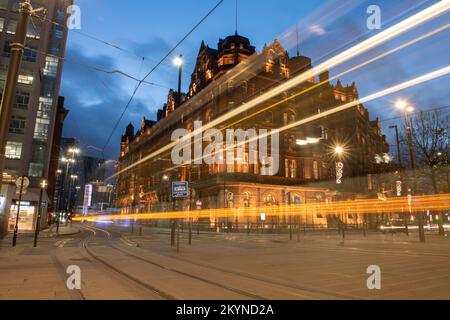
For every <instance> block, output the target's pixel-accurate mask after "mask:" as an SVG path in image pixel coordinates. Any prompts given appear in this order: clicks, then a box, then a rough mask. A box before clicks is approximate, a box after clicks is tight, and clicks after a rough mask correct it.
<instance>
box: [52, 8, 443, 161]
mask: <svg viewBox="0 0 450 320" xmlns="http://www.w3.org/2000/svg"><path fill="white" fill-rule="evenodd" d="M217 2H218V0H189V1H186V0H169V1H157V0H127V1H125V0H95V1H93V0H76V1H75V3H76V4H77V5H78V6H79V7H80V8H81V30H80V31H79V32H76V31H70V33H69V38H68V43H67V51H66V58H67V61H66V62H65V64H64V69H63V80H62V85H61V92H60V94H61V95H63V96H65V97H66V107H67V108H68V109H70V113H69V116H68V118H67V120H66V123H65V128H64V136H66V137H76V138H78V139H79V140H80V143H81V146H82V147H83V146H84V147H86V146H89V145H93V146H96V147H99V148H101V147H103V145H104V144H105V142H106V140H107V138H108V136H109V134H110V132H111V129H112V127H113V126H114V124H115V123H116V121H117V120H118V118H119V116H120V114H121V113H122V111H123V109H124V107H125V105H126V103H127V101H128V100H129V98H130V96H131V94H132V92H133V90H134V89H135V87H136V84H137V83H136V82H135V81H133V80H130V79H127V78H125V77H122V76H119V75H109V74H105V73H102V72H98V71H95V70H93V69H92V68H89V67H88V66H92V67H100V68H102V69H103V70H107V71H112V70H120V71H122V72H125V73H127V74H130V75H132V76H134V77H136V78H142V77H143V76H144V75H145V74H146V73H147V72H149V70H150V69H151V68H152V66H154V64H155V62H156V61H158V60H159V59H161V58H162V57H163V56H164V55H165V54H166V53H167V52H168V51H169V50H170V49H171V48H172V47H173V46H174V45H175V44H176V43H177V42H178V41H179V40H180V39H181V38H182V37H183V36H184V35H185V34H186V33H187V32H188V31H189V30H190V29H191V28H192V27H193V26H194V25H195V24H196V23H197V22H198V21H199V20H200V19H201V18H202V17H203V16H204V15H205V14H206V13H207V12H208V11H209V10H210V9H211V8H212V7H213V6H214V5H215V4H216V3H217ZM436 2H437V1H435V0H433V1H424V0H403V1H390V0H384V1H383V0H371V1H365V0H328V1H326V0H324V1H322V0H284V1H280V0H239V1H238V8H239V10H238V32H239V34H241V35H243V36H246V37H248V38H249V39H250V41H251V42H252V44H253V45H254V46H255V47H256V48H257V50H258V52H259V51H260V50H261V48H262V47H263V46H264V44H265V43H271V42H272V41H273V40H274V39H275V38H277V39H279V40H280V41H281V43H282V44H283V46H284V47H285V48H286V50H287V51H288V52H289V53H290V54H291V55H294V54H295V52H296V46H297V41H296V38H297V37H296V31H295V30H296V25H298V30H299V34H300V52H301V54H302V55H305V56H309V57H311V58H312V61H313V64H314V65H317V64H318V63H320V62H323V61H325V60H326V59H328V58H331V57H333V55H335V54H336V53H339V52H342V51H343V50H345V49H346V48H349V47H351V46H352V45H354V44H356V43H358V42H360V41H362V40H364V39H367V38H368V37H370V36H373V35H375V34H376V33H378V32H380V31H383V29H386V28H388V27H389V26H392V25H394V24H395V23H398V22H399V21H401V20H402V19H404V18H407V17H409V16H411V15H413V14H415V13H417V12H418V11H420V10H423V9H424V8H426V7H429V6H431V5H433V4H434V3H436ZM235 4H236V1H235V0H225V1H224V2H223V3H222V4H221V5H220V6H219V8H218V9H217V10H216V11H214V13H213V14H212V15H211V16H210V17H209V18H208V19H207V20H206V21H205V22H204V23H203V24H202V25H201V26H200V27H199V28H198V29H197V30H195V32H194V33H193V34H192V35H191V36H189V38H188V39H187V40H186V41H185V42H183V44H182V45H181V46H180V47H179V48H178V49H177V50H176V53H177V54H183V55H184V57H185V59H186V64H185V69H184V73H183V90H184V91H187V87H188V85H189V81H190V74H191V72H192V69H193V67H194V63H195V59H196V56H197V53H198V49H199V46H200V43H201V41H202V40H204V41H205V42H206V43H207V44H209V46H210V47H212V48H216V46H217V41H218V39H219V38H224V37H226V36H228V35H232V34H234V32H235V22H236V21H235ZM371 4H376V5H378V6H379V7H380V9H381V19H382V20H381V21H382V29H381V30H369V29H368V28H367V26H366V21H367V18H368V16H369V15H368V14H367V12H366V10H367V7H368V6H369V5H371ZM449 18H450V14H449V13H448V12H447V13H446V14H443V15H441V16H440V17H437V18H436V19H433V20H432V21H429V22H427V23H425V24H423V25H420V26H418V27H417V28H414V29H413V30H411V31H409V32H407V33H404V34H403V35H401V36H400V37H398V38H395V39H393V40H392V41H389V42H386V43H384V44H383V45H381V46H379V47H377V48H375V49H373V50H371V51H369V52H367V53H366V54H364V55H362V56H360V57H358V58H355V59H353V60H351V61H348V62H346V63H344V64H342V65H340V66H338V67H336V68H335V69H332V70H330V73H331V76H333V75H336V74H339V73H340V72H342V71H345V70H346V69H348V68H349V67H352V66H354V65H356V64H358V63H361V62H363V61H365V60H366V59H368V58H373V57H375V56H377V55H379V54H382V53H383V52H386V51H388V50H391V49H394V48H396V47H398V46H400V45H402V44H405V43H407V42H409V41H412V40H414V39H416V38H417V37H420V36H423V35H425V34H428V33H430V32H436V33H435V34H433V35H431V36H429V37H426V38H425V39H423V40H421V41H420V42H417V43H414V44H412V45H410V46H408V47H406V48H404V49H402V50H399V51H397V52H395V53H393V54H392V55H389V56H388V57H386V58H383V59H380V60H378V61H376V62H374V63H372V64H370V65H368V66H365V67H363V68H361V69H358V70H357V71H354V72H351V73H349V74H346V75H345V76H343V77H342V78H341V81H342V82H343V84H350V83H352V82H353V81H355V82H356V84H357V85H358V88H359V93H360V97H364V96H367V95H369V94H371V93H375V92H378V91H380V90H383V89H386V88H389V87H390V86H393V85H396V84H398V83H401V82H404V81H407V80H410V79H413V78H415V77H418V76H421V75H423V74H426V73H429V72H431V71H434V70H437V69H440V68H443V67H445V66H448V65H450V54H449V52H450V32H449V30H448V29H445V30H441V31H439V32H438V31H435V30H436V29H438V28H440V27H442V26H443V25H445V24H447V23H448V21H449V20H450V19H449ZM86 35H89V36H93V37H95V38H98V39H102V40H104V41H106V42H108V43H112V44H115V45H117V46H119V47H120V48H121V49H123V50H119V49H115V48H112V47H111V46H107V45H105V44H103V43H101V42H99V41H95V40H92V39H91V38H89V37H87V36H86ZM142 57H145V59H144V60H143V59H142ZM171 60H172V57H171V58H170V59H168V60H167V61H165V62H164V63H163V65H161V66H160V67H159V68H158V69H157V70H156V71H155V72H154V73H152V74H151V75H150V77H149V78H148V79H147V81H149V82H152V83H155V84H157V85H156V86H153V85H147V84H144V85H142V86H141V88H140V90H139V91H138V93H137V95H136V98H135V99H134V101H133V102H132V104H131V105H130V107H129V109H128V110H127V112H126V113H125V116H124V117H123V119H122V121H121V123H120V124H119V126H118V128H117V130H116V132H115V133H114V135H113V138H112V140H111V143H110V144H109V145H108V148H107V149H106V152H105V154H106V156H107V157H108V158H111V159H117V157H118V153H119V141H120V135H121V134H122V133H123V131H124V129H125V127H126V125H127V124H128V123H130V122H131V123H133V124H134V125H135V126H139V124H140V121H141V119H142V117H143V116H145V117H146V118H147V119H155V117H156V111H157V109H159V108H161V107H162V106H163V104H164V102H165V100H166V97H167V92H168V90H169V88H175V87H176V86H177V70H176V68H175V67H174V66H173V65H172V61H171ZM449 84H450V77H449V76H448V75H447V76H444V77H441V78H439V79H435V80H432V81H429V82H427V83H424V84H421V85H418V86H415V87H412V88H409V89H407V90H404V91H401V92H399V93H396V94H392V95H388V96H385V97H383V98H380V99H377V100H374V101H371V102H368V103H367V104H366V105H365V106H366V107H367V108H368V109H369V112H370V117H371V118H372V119H375V118H376V117H379V118H380V119H382V120H386V119H391V118H396V117H398V116H399V112H398V111H397V110H395V108H393V104H394V103H395V101H396V100H397V99H399V98H403V99H407V100H408V101H410V102H411V103H412V104H413V105H414V106H415V108H416V110H426V109H433V108H439V107H444V106H448V105H450V90H449ZM444 111H448V109H444ZM395 122H397V123H398V122H399V120H398V119H394V120H389V121H384V122H383V129H384V132H385V133H386V134H388V140H389V141H390V142H393V141H392V137H391V136H390V134H389V130H388V126H389V125H392V124H394V123H395ZM91 155H93V156H96V154H95V153H92V151H91ZM98 156H100V155H98Z"/></svg>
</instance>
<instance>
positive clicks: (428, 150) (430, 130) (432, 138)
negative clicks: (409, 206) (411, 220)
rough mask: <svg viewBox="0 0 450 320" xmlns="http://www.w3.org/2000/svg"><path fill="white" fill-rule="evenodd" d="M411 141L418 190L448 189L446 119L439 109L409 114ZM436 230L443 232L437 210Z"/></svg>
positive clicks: (449, 150) (449, 141) (449, 126)
mask: <svg viewBox="0 0 450 320" xmlns="http://www.w3.org/2000/svg"><path fill="white" fill-rule="evenodd" d="M412 130H413V134H412V135H413V143H414V149H415V152H416V160H417V164H418V166H417V178H418V179H420V183H418V185H420V189H421V190H422V191H423V192H430V191H432V192H433V193H434V194H438V193H445V192H449V191H450V181H449V167H450V162H449V159H450V122H449V117H448V115H447V116H446V115H444V114H443V113H442V112H440V111H434V112H421V113H419V114H417V115H415V116H413V117H412ZM439 233H441V234H443V233H444V229H443V214H442V212H441V213H440V219H439Z"/></svg>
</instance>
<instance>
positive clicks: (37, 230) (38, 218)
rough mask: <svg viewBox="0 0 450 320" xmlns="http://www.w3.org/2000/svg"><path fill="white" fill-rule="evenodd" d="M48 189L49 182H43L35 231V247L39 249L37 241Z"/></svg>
mask: <svg viewBox="0 0 450 320" xmlns="http://www.w3.org/2000/svg"><path fill="white" fill-rule="evenodd" d="M46 188H47V181H46V180H42V182H41V191H40V193H39V202H38V214H37V219H36V228H35V230H34V247H35V248H36V247H37V240H38V236H39V229H40V227H41V216H42V196H43V194H44V190H45V189H46Z"/></svg>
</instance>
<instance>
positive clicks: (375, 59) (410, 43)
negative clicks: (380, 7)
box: [156, 23, 450, 173]
mask: <svg viewBox="0 0 450 320" xmlns="http://www.w3.org/2000/svg"><path fill="white" fill-rule="evenodd" d="M449 27H450V23H449V24H446V25H444V26H441V27H439V28H436V29H435V30H432V31H430V32H428V33H426V34H424V35H422V36H420V37H417V38H415V39H413V40H411V41H408V42H406V43H404V44H402V45H400V46H398V47H396V48H393V49H391V50H389V51H387V52H384V53H382V54H380V55H378V56H376V57H373V58H371V59H369V60H366V61H364V62H362V63H360V64H358V65H356V66H354V67H352V68H350V69H348V70H345V71H343V72H341V73H339V74H337V75H335V76H333V77H331V78H329V79H328V80H325V81H322V82H319V83H317V84H315V85H313V86H311V87H309V88H307V89H305V90H302V91H299V92H297V93H296V94H293V95H291V96H289V97H287V98H285V99H282V100H280V101H278V102H276V103H274V104H272V105H270V106H267V107H265V108H263V109H261V110H258V111H256V112H254V113H252V114H251V115H248V116H246V117H244V118H241V119H239V120H237V121H235V122H233V123H231V124H228V125H226V126H225V127H223V128H221V130H225V129H227V128H230V127H232V126H234V125H236V124H238V123H241V122H243V121H245V120H248V119H251V118H253V117H255V116H257V115H258V114H261V113H263V112H265V111H268V110H270V109H273V108H275V107H277V106H279V105H281V104H283V103H286V102H287V101H289V100H292V99H295V98H296V97H299V96H301V95H303V94H305V93H307V92H309V91H312V90H314V89H316V88H318V87H320V86H322V85H324V84H326V83H328V82H329V81H333V80H336V79H338V78H340V77H342V76H344V75H346V74H348V73H350V72H353V71H355V70H358V69H360V68H362V67H364V66H367V65H369V64H371V63H373V62H375V61H377V60H380V59H382V58H385V57H387V56H389V55H391V54H393V53H395V52H398V51H400V50H402V49H404V48H406V47H409V46H411V45H413V44H415V43H418V42H420V41H422V40H424V39H426V38H429V37H431V36H433V35H435V34H437V33H439V32H442V31H444V30H446V29H448V28H449ZM192 144H194V142H191V145H192ZM239 146H240V145H239ZM218 151H219V152H222V153H223V152H224V151H225V150H224V149H219V150H218ZM167 154H168V153H167ZM167 154H164V155H167ZM203 158H204V156H202V157H201V158H195V159H193V160H192V162H193V163H195V162H196V161H197V160H202V159H203ZM156 160H158V159H156ZM183 166H185V165H183V164H182V165H176V166H173V167H171V168H167V169H164V170H162V171H160V172H158V173H166V172H169V171H172V170H175V169H177V168H180V167H183Z"/></svg>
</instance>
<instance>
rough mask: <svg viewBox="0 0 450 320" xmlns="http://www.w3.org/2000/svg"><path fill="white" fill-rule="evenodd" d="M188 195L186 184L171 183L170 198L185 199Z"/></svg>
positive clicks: (187, 185) (187, 184)
mask: <svg viewBox="0 0 450 320" xmlns="http://www.w3.org/2000/svg"><path fill="white" fill-rule="evenodd" d="M188 194H189V183H188V182H172V197H173V198H186V197H187V196H188Z"/></svg>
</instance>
